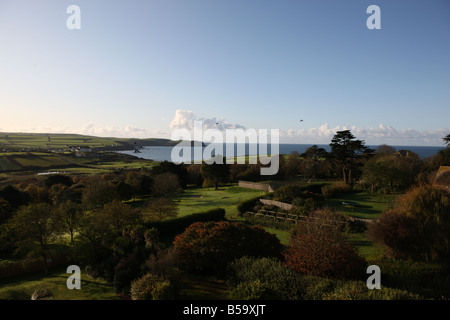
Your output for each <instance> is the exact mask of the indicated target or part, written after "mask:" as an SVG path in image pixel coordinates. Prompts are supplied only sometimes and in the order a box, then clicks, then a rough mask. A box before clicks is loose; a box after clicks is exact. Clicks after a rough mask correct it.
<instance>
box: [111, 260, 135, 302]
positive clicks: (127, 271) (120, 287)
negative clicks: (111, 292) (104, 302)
mask: <svg viewBox="0 0 450 320" xmlns="http://www.w3.org/2000/svg"><path fill="white" fill-rule="evenodd" d="M140 271H141V269H140V265H139V261H138V259H137V258H136V257H135V256H134V255H131V254H130V255H129V256H127V257H123V258H122V259H121V260H120V262H119V264H118V265H117V266H116V267H115V268H114V289H115V291H116V293H125V294H128V293H129V291H130V284H131V281H132V280H134V279H136V278H138V277H139V276H140Z"/></svg>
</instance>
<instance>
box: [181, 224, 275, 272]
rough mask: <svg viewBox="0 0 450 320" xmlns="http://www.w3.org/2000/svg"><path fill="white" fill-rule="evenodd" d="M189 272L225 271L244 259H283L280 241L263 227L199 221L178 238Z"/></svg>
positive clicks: (184, 263)
mask: <svg viewBox="0 0 450 320" xmlns="http://www.w3.org/2000/svg"><path fill="white" fill-rule="evenodd" d="M174 246H175V247H176V248H178V249H179V250H180V255H181V257H182V261H181V262H182V266H183V267H184V268H185V269H186V270H188V271H213V272H221V271H224V269H225V268H226V265H227V264H228V263H229V262H231V261H233V260H235V259H238V258H240V257H242V256H246V255H247V256H254V257H281V248H282V246H281V243H280V241H279V240H278V238H277V237H276V236H275V235H273V234H270V233H267V232H266V231H265V230H264V229H262V228H261V227H249V226H246V225H244V224H242V223H233V222H225V221H221V222H197V223H194V224H192V225H191V226H190V227H189V228H188V229H186V231H185V232H184V233H183V234H181V235H178V236H177V237H176V238H175V241H174Z"/></svg>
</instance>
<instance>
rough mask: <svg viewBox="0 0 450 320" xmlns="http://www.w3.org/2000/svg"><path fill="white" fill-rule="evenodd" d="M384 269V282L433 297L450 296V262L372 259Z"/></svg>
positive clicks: (390, 285) (392, 286) (393, 286)
mask: <svg viewBox="0 0 450 320" xmlns="http://www.w3.org/2000/svg"><path fill="white" fill-rule="evenodd" d="M371 264H376V265H378V266H379V267H380V269H381V270H382V279H383V280H382V284H383V285H385V286H387V287H391V288H397V289H402V290H407V291H409V292H413V293H416V294H419V295H421V296H423V297H426V298H431V299H441V298H442V297H444V299H449V298H450V263H449V262H424V261H411V260H401V259H387V258H382V259H379V260H376V261H371Z"/></svg>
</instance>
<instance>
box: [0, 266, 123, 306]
mask: <svg viewBox="0 0 450 320" xmlns="http://www.w3.org/2000/svg"><path fill="white" fill-rule="evenodd" d="M69 276H70V274H68V273H66V270H65V268H56V269H52V270H50V273H49V274H48V275H47V276H45V275H44V274H43V273H42V272H38V273H31V274H26V275H21V276H16V277H13V278H10V279H0V300H30V297H31V295H32V293H33V292H34V290H36V289H49V290H50V291H51V292H52V293H53V297H54V300H117V299H118V297H117V296H116V294H115V292H114V287H113V285H112V283H109V282H107V281H104V280H99V279H92V278H90V277H88V276H87V275H86V273H85V272H84V271H83V270H82V271H81V289H80V290H76V289H74V290H69V289H68V288H67V285H66V281H67V278H68V277H69Z"/></svg>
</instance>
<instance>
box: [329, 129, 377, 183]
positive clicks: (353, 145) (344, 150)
mask: <svg viewBox="0 0 450 320" xmlns="http://www.w3.org/2000/svg"><path fill="white" fill-rule="evenodd" d="M364 144H365V143H364V141H363V140H356V139H355V137H354V136H353V134H352V133H351V132H350V130H343V131H337V132H336V134H335V135H334V136H333V139H331V143H330V147H331V152H330V156H331V158H332V159H333V160H335V161H336V163H337V164H338V165H339V166H340V167H341V170H342V176H343V179H344V183H351V182H352V170H354V169H355V168H356V166H357V164H358V161H359V160H360V159H362V158H363V155H368V154H370V153H371V152H372V151H373V150H371V149H369V148H367V147H366V146H365V145H364Z"/></svg>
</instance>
